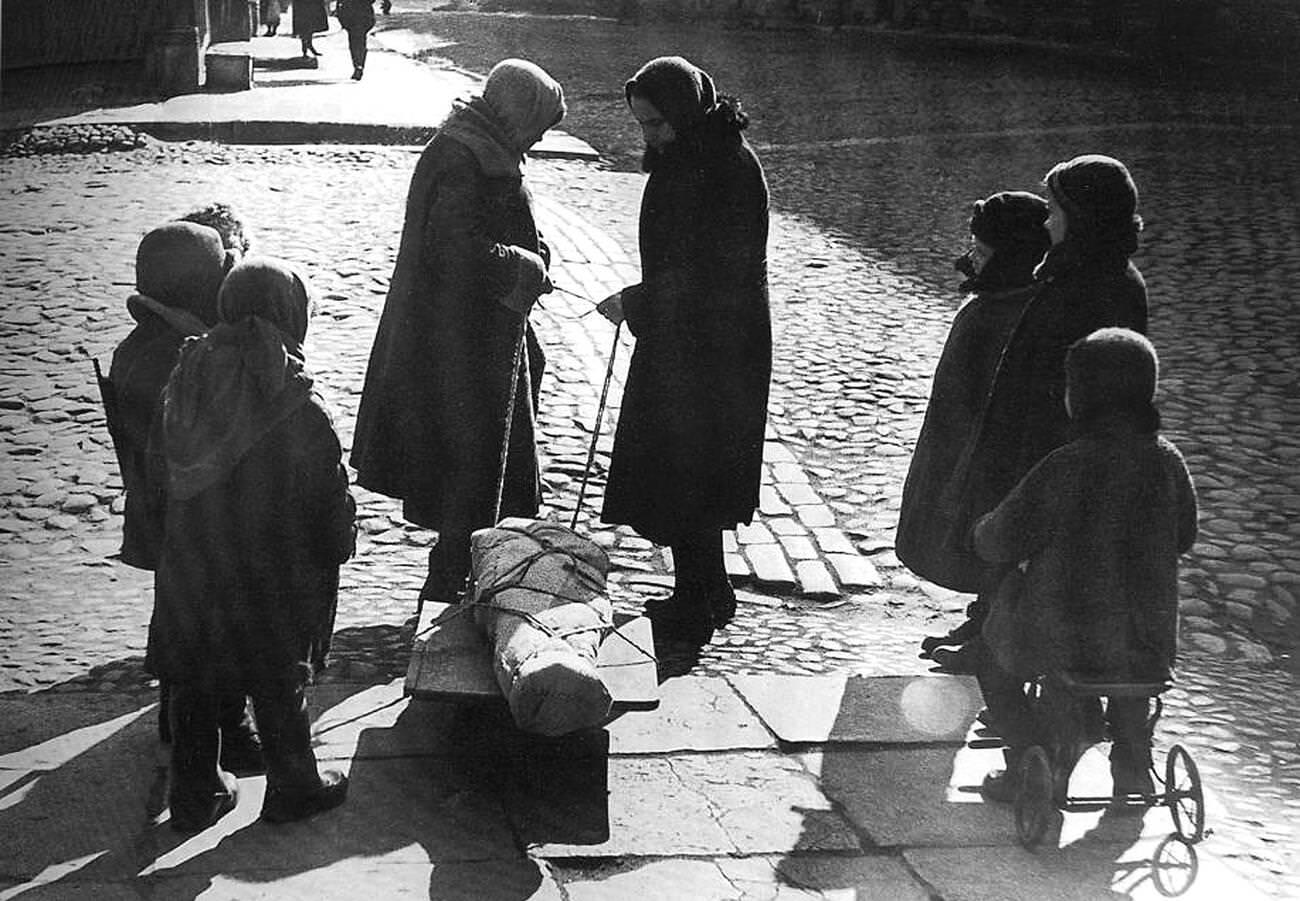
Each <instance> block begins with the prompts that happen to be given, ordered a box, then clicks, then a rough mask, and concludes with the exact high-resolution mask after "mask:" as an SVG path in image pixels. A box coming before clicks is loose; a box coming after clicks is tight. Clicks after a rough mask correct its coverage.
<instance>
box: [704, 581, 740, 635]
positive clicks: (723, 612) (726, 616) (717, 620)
mask: <svg viewBox="0 0 1300 901" xmlns="http://www.w3.org/2000/svg"><path fill="white" fill-rule="evenodd" d="M709 616H711V617H712V618H713V625H714V626H715V627H717V628H719V629H721V628H722V627H723V626H725V625H727V624H728V623H730V622H731V621H732V620H733V619H735V618H736V592H734V591H732V590H731V587H730V586H728V587H727V589H726V590H725V591H717V592H715V593H713V594H710V595H709Z"/></svg>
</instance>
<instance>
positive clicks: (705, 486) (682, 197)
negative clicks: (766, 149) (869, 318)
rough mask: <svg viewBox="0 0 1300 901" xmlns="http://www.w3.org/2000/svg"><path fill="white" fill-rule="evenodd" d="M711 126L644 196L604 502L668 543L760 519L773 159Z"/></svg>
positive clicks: (673, 153) (659, 172)
mask: <svg viewBox="0 0 1300 901" xmlns="http://www.w3.org/2000/svg"><path fill="white" fill-rule="evenodd" d="M698 138H699V139H698V140H694V139H692V140H685V139H682V138H679V139H678V141H676V142H674V144H673V145H669V149H668V151H667V152H665V153H664V154H663V156H662V157H661V158H660V161H659V163H658V164H657V165H656V166H655V168H654V169H653V171H652V172H651V173H650V177H649V179H648V181H647V182H646V186H645V193H644V195H643V197H642V203H641V221H640V250H641V273H642V281H641V283H640V284H638V285H635V286H633V287H630V288H628V289H626V290H624V292H623V309H624V315H625V317H626V321H627V324H628V327H629V328H630V329H631V331H632V334H633V335H635V336H636V348H635V350H634V351H633V354H632V360H631V363H630V364H629V369H628V376H627V384H626V388H625V391H624V395H623V401H622V409H621V411H620V413H619V420H618V428H617V432H616V435H615V439H614V451H613V458H612V460H611V463H610V473H609V484H608V487H607V489H606V492H605V504H604V510H603V513H602V518H603V519H604V520H605V521H606V522H612V523H626V524H629V525H631V526H632V527H633V528H634V529H636V530H637V531H638V532H639V533H641V534H642V535H643V536H645V537H647V538H649V539H651V540H653V541H656V542H659V543H663V544H671V543H672V542H673V540H674V539H676V538H678V537H681V536H684V535H689V534H691V533H693V532H699V531H702V530H712V529H729V528H734V527H735V525H736V524H737V523H741V522H744V523H747V522H750V521H751V519H752V517H753V513H754V510H755V508H756V507H757V505H758V488H759V480H760V477H761V470H762V460H763V434H764V428H765V424H766V417H767V398H768V382H769V380H770V377H771V367H772V338H771V325H770V321H769V313H768V287H767V234H768V193H767V183H766V181H765V179H764V177H763V170H762V167H761V166H760V165H759V162H758V158H757V157H756V156H755V155H754V153H753V151H752V150H751V149H750V147H749V144H748V143H747V142H746V141H745V140H744V138H743V137H742V136H741V135H740V134H739V133H738V132H734V131H733V132H730V133H717V134H714V133H712V132H708V131H706V132H705V133H704V134H702V135H699V136H698ZM678 145H680V146H678Z"/></svg>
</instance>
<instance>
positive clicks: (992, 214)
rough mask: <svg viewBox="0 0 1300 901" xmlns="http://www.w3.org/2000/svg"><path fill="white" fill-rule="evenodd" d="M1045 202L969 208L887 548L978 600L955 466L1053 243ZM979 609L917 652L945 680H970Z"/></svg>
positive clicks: (977, 575)
mask: <svg viewBox="0 0 1300 901" xmlns="http://www.w3.org/2000/svg"><path fill="white" fill-rule="evenodd" d="M1047 212H1048V208H1047V201H1046V200H1044V199H1043V198H1042V197H1039V196H1038V195H1037V194H1030V193H1027V192H1024V191H1003V192H1001V193H998V194H993V195H992V196H990V197H987V198H985V199H983V200H979V201H976V203H975V206H974V210H973V211H972V213H971V218H970V242H971V246H970V249H969V250H968V251H967V252H966V253H964V254H962V256H961V257H959V258H958V260H957V268H958V270H959V271H961V272H962V273H963V274H964V275H965V276H966V279H965V281H963V282H962V284H961V290H963V291H967V292H970V293H969V295H968V297H967V299H966V301H965V303H963V304H962V306H961V308H960V309H959V310H958V311H957V315H956V316H955V317H953V321H952V327H951V328H950V329H949V331H948V338H947V341H946V342H945V343H944V347H943V353H942V354H941V355H940V357H939V364H938V366H937V367H936V368H935V371H934V382H933V385H932V387H931V389H930V403H929V405H928V406H927V407H926V411H925V420H924V422H923V423H922V425H921V434H920V436H919V437H918V438H917V440H916V450H915V451H914V452H913V454H912V463H911V466H910V468H909V469H908V473H907V481H906V482H905V483H904V485H903V503H902V508H901V510H900V511H899V519H898V533H897V537H896V539H895V548H896V550H897V553H898V558H899V560H901V561H902V562H903V564H904V565H905V566H907V568H908V569H910V570H911V571H912V572H914V573H916V574H917V575H918V576H920V577H921V578H923V579H928V580H929V581H931V582H934V583H935V584H937V585H942V586H944V587H946V588H951V589H953V590H955V591H963V592H970V593H974V594H979V593H981V592H983V591H985V590H986V589H987V588H988V587H989V586H987V585H986V584H985V583H986V580H987V578H988V576H989V572H988V571H989V569H990V566H989V564H987V563H985V562H984V561H982V560H980V559H979V558H978V557H977V556H976V555H975V552H974V550H973V549H972V548H971V547H970V546H969V542H968V541H967V536H966V534H965V533H964V530H962V529H961V528H960V527H959V523H960V522H961V511H960V510H959V509H958V507H957V497H958V495H959V493H960V489H961V485H960V484H958V483H957V480H956V478H955V477H956V475H957V469H958V462H959V461H960V459H961V456H962V452H963V451H964V450H965V449H966V447H967V445H968V444H969V443H970V442H971V441H972V440H973V439H974V437H975V433H976V429H977V427H978V425H979V421H980V416H981V414H982V413H983V410H984V404H985V401H986V400H987V398H988V394H989V388H990V386H991V385H992V384H993V373H994V371H995V370H996V369H997V365H998V360H999V359H1000V358H1001V356H1002V349H1003V348H1004V347H1005V346H1006V343H1007V338H1008V337H1010V335H1011V331H1012V329H1014V328H1015V327H1016V323H1017V322H1018V321H1019V320H1020V315H1021V313H1022V312H1023V310H1024V309H1025V305H1026V304H1028V303H1029V301H1030V298H1032V297H1033V295H1034V291H1035V285H1034V268H1035V267H1036V266H1037V265H1038V264H1039V263H1040V262H1041V261H1042V259H1043V255H1044V254H1045V253H1047V250H1048V248H1049V247H1050V246H1051V243H1052V239H1051V236H1050V235H1049V234H1048V232H1047V227H1046V225H1045V224H1044V223H1045V222H1046V220H1047ZM983 609H984V602H983V601H981V600H980V599H978V598H977V600H976V601H975V602H973V603H972V604H971V605H970V606H969V608H968V609H967V616H968V619H967V621H966V622H965V623H963V624H962V625H960V626H958V627H957V628H955V629H954V630H953V631H952V632H950V633H949V634H948V635H945V636H943V637H942V638H927V639H925V641H923V642H922V656H932V657H933V659H934V660H935V661H936V662H939V663H941V664H942V665H943V666H944V668H945V669H948V670H949V671H961V672H973V671H974V670H973V669H972V668H971V663H970V661H964V660H963V659H962V655H961V653H960V651H953V650H948V649H946V648H944V647H942V646H943V645H956V646H959V647H960V646H962V645H964V644H965V642H966V641H968V640H970V639H972V638H975V637H976V636H978V635H979V629H980V620H981V619H982V611H983Z"/></svg>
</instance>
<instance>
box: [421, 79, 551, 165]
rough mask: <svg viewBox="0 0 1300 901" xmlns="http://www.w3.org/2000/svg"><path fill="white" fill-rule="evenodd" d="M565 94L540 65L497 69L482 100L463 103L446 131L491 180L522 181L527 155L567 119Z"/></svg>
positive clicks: (447, 123) (443, 126)
mask: <svg viewBox="0 0 1300 901" xmlns="http://www.w3.org/2000/svg"><path fill="white" fill-rule="evenodd" d="M564 113H565V105H564V89H563V88H561V87H560V84H559V82H557V81H556V80H555V79H553V78H551V76H550V75H547V74H546V72H545V71H544V70H543V69H542V68H541V67H540V66H537V65H535V64H534V63H530V62H528V61H527V60H522V59H506V60H502V61H501V62H499V63H497V64H496V65H495V66H493V67H492V71H491V72H489V73H488V78H487V83H486V84H485V85H484V86H483V94H482V96H479V97H475V98H473V99H472V100H469V101H457V102H456V104H455V105H454V108H453V110H452V113H451V115H450V116H448V117H447V120H446V121H445V122H444V123H443V125H442V128H441V129H440V132H441V133H442V134H444V135H447V136H448V137H450V138H453V139H454V140H456V141H458V142H459V143H461V144H464V145H465V146H466V147H468V148H469V149H470V150H471V151H472V152H473V153H474V157H475V158H476V159H477V160H478V163H479V167H480V168H481V169H482V170H483V174H484V175H487V176H488V177H490V178H502V177H507V176H518V175H519V174H520V168H519V167H520V164H521V163H522V162H523V157H524V153H525V152H527V150H528V149H529V148H530V147H532V146H533V144H534V143H536V141H537V140H538V139H539V138H540V137H541V136H542V134H543V133H544V132H545V131H546V130H547V129H548V128H551V127H553V126H555V125H558V124H559V123H560V121H561V120H562V119H563V118H564Z"/></svg>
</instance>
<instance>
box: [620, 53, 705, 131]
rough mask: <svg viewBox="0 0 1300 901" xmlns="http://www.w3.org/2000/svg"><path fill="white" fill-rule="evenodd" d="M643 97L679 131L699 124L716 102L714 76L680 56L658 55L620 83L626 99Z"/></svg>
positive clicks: (688, 129) (689, 129) (687, 129)
mask: <svg viewBox="0 0 1300 901" xmlns="http://www.w3.org/2000/svg"><path fill="white" fill-rule="evenodd" d="M633 95H635V96H638V97H644V98H645V99H646V100H648V101H650V103H651V105H653V106H654V108H655V109H657V110H658V111H659V114H660V115H662V116H663V117H664V120H665V121H666V122H667V123H668V124H669V125H671V126H672V127H673V131H675V132H677V133H678V134H685V133H687V132H689V131H691V130H692V129H694V128H696V127H698V126H699V125H700V124H701V123H703V122H704V120H705V119H706V118H707V117H708V115H709V113H711V112H712V111H713V108H714V107H715V106H716V105H717V103H718V93H717V90H716V89H715V88H714V86H713V79H712V78H710V77H709V73H708V72H705V71H704V70H703V69H701V68H700V67H699V66H696V65H695V64H694V63H691V62H689V61H688V60H686V59H683V58H682V57H680V56H661V57H658V58H657V59H652V60H650V62H648V63H646V64H645V65H644V66H642V67H641V68H640V69H638V70H637V73H636V74H635V75H633V76H632V77H631V78H630V79H628V82H627V84H625V85H624V86H623V96H624V97H625V99H627V100H628V101H629V102H630V101H631V99H632V97H633Z"/></svg>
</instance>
